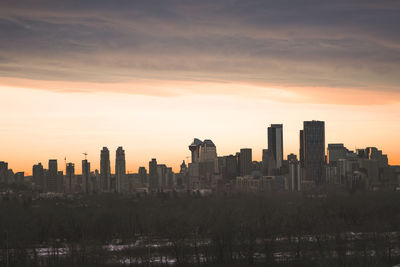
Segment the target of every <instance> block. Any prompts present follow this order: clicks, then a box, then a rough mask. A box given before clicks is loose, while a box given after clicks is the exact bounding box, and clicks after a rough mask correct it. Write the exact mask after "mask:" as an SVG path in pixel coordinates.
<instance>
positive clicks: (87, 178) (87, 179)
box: [82, 159, 90, 194]
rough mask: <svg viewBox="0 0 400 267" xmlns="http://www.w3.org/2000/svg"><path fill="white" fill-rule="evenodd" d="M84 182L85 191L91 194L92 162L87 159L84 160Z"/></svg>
mask: <svg viewBox="0 0 400 267" xmlns="http://www.w3.org/2000/svg"><path fill="white" fill-rule="evenodd" d="M82 183H83V191H84V192H85V193H86V194H89V187H90V186H89V184H90V162H89V161H87V159H84V160H82Z"/></svg>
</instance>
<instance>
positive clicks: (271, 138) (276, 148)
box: [268, 124, 283, 169]
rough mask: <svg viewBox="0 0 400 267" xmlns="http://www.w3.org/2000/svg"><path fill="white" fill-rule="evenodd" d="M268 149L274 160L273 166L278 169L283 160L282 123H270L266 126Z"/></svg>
mask: <svg viewBox="0 0 400 267" xmlns="http://www.w3.org/2000/svg"><path fill="white" fill-rule="evenodd" d="M268 150H269V151H270V153H271V154H272V156H273V157H274V160H275V168H276V169H280V168H281V167H282V162H283V125H282V124H271V126H270V127H268Z"/></svg>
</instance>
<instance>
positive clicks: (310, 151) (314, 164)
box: [300, 121, 325, 184]
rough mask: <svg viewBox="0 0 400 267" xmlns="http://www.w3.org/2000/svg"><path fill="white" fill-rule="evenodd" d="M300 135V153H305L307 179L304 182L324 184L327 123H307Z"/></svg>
mask: <svg viewBox="0 0 400 267" xmlns="http://www.w3.org/2000/svg"><path fill="white" fill-rule="evenodd" d="M303 126H304V128H303V131H302V132H300V135H301V136H302V137H303V138H302V139H300V151H301V152H302V153H303V157H301V156H300V158H303V162H304V168H305V177H304V180H308V181H313V182H315V183H316V184H320V183H321V182H322V174H323V165H324V162H325V122H323V121H305V122H304V124H303Z"/></svg>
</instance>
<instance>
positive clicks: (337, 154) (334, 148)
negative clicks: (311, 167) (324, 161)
mask: <svg viewBox="0 0 400 267" xmlns="http://www.w3.org/2000/svg"><path fill="white" fill-rule="evenodd" d="M348 153H349V150H348V149H347V148H346V147H345V146H344V145H343V144H328V153H327V154H328V163H329V165H334V166H336V165H337V161H338V160H339V159H345V158H346V156H347V154H348Z"/></svg>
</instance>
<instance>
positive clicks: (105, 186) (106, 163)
mask: <svg viewBox="0 0 400 267" xmlns="http://www.w3.org/2000/svg"><path fill="white" fill-rule="evenodd" d="M110 179H111V170H110V151H109V150H108V148H107V147H103V149H102V150H101V152H100V185H101V191H103V192H109V191H110Z"/></svg>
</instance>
